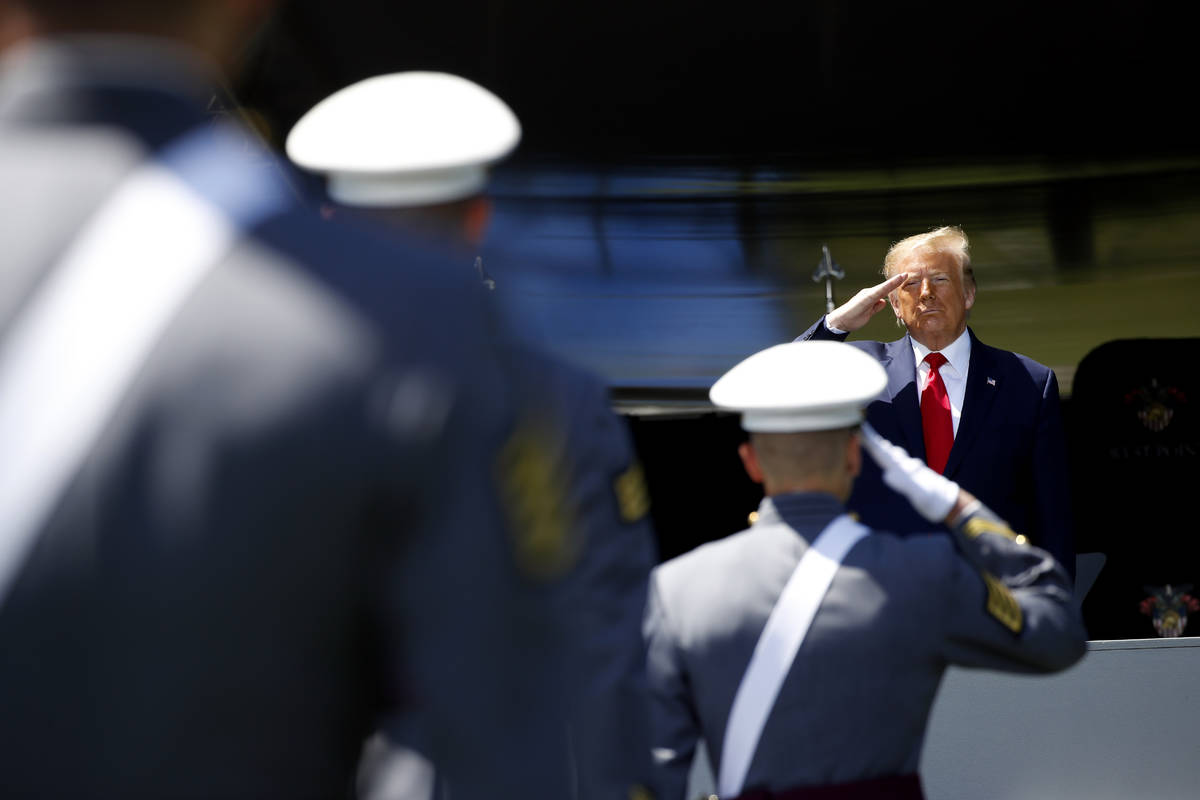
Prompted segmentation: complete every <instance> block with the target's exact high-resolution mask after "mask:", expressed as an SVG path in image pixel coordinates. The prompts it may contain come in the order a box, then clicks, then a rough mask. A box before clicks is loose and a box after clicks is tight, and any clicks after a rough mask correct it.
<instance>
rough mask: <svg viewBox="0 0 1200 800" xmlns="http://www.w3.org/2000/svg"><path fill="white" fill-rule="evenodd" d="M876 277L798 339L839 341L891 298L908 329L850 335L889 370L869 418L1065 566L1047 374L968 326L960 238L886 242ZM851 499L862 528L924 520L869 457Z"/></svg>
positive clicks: (1056, 412) (1059, 436)
mask: <svg viewBox="0 0 1200 800" xmlns="http://www.w3.org/2000/svg"><path fill="white" fill-rule="evenodd" d="M883 274H884V278H885V280H884V282H883V283H880V284H878V285H877V286H873V287H870V288H868V289H863V290H862V291H860V292H859V293H858V294H856V295H855V296H854V297H852V298H851V299H850V300H849V301H847V302H846V303H844V304H842V305H841V306H840V307H838V308H837V309H835V310H834V311H832V312H830V313H829V315H827V316H825V317H822V318H821V319H819V320H817V322H816V323H815V324H813V326H812V327H811V328H809V329H808V330H807V331H805V332H804V334H803V335H801V336H800V339H802V340H809V339H824V340H837V341H842V340H844V339H845V338H846V336H847V335H848V334H849V333H851V332H853V331H857V330H859V329H860V328H862V327H863V326H864V325H866V324H867V322H869V321H870V319H871V318H872V317H873V316H874V315H875V314H877V313H879V312H880V311H882V310H883V309H884V308H886V307H887V306H888V304H889V302H890V303H891V307H892V311H893V312H894V313H895V315H896V321H897V323H898V324H899V325H900V327H902V328H904V330H905V331H906V335H905V336H903V337H901V338H899V339H896V340H895V341H892V342H886V343H885V342H869V341H863V342H851V344H852V345H853V346H855V347H857V348H860V349H861V350H862V351H863V352H864V353H868V354H869V355H871V356H872V357H873V358H875V359H876V360H877V361H878V362H879V363H880V364H882V365H883V367H884V369H885V370H886V371H887V388H886V390H885V391H884V392H882V393H881V394H880V396H879V397H878V398H877V399H876V400H875V401H874V402H873V403H871V406H870V407H869V408H868V409H867V420H868V421H869V422H870V423H871V425H872V426H873V427H874V428H875V429H876V430H877V431H879V433H880V434H881V435H883V436H885V437H887V438H888V439H890V440H892V441H894V442H898V443H900V444H902V445H903V446H905V447H906V448H907V449H908V451H909V452H911V453H912V454H913V455H914V456H916V457H918V458H922V459H923V460H924V461H926V462H927V463H928V464H929V465H930V467H932V468H933V469H934V470H935V471H937V472H939V473H942V474H944V475H945V476H946V477H947V478H951V479H952V480H954V481H956V482H957V483H958V484H960V485H961V486H963V487H964V488H966V489H969V490H970V491H972V492H974V493H975V494H976V495H978V496H979V497H980V498H982V499H983V500H984V501H985V502H987V503H988V504H989V505H990V506H991V507H992V508H993V509H995V511H996V513H997V514H999V515H1000V516H1001V517H1003V518H1004V519H1006V520H1008V521H1009V522H1010V523H1011V524H1012V525H1013V527H1015V528H1016V529H1018V530H1021V531H1023V532H1024V533H1025V534H1026V535H1027V536H1029V538H1030V540H1032V541H1033V542H1034V544H1036V545H1038V546H1039V547H1041V548H1043V549H1045V550H1048V551H1049V552H1050V553H1051V554H1052V555H1053V556H1054V557H1055V558H1057V559H1058V560H1059V562H1060V563H1061V564H1062V565H1063V567H1065V568H1066V570H1067V572H1068V573H1070V574H1072V575H1073V574H1074V573H1075V546H1074V536H1073V534H1072V521H1071V498H1070V487H1069V483H1068V480H1067V451H1066V440H1065V437H1064V434H1063V427H1062V416H1061V411H1060V409H1059V399H1058V380H1057V379H1056V378H1055V377H1054V372H1053V371H1052V370H1050V369H1049V368H1048V367H1045V366H1043V365H1041V364H1039V363H1037V362H1036V361H1034V360H1033V359H1031V358H1027V357H1026V356H1022V355H1018V354H1016V353H1010V352H1008V351H1007V350H1000V349H997V348H995V347H989V346H988V345H986V344H984V343H983V342H981V341H979V339H978V337H976V336H975V332H974V331H972V330H971V329H970V328H968V327H967V318H968V316H969V314H970V310H971V308H972V307H973V306H974V305H975V294H976V291H975V277H974V273H973V272H972V270H971V257H970V252H969V249H968V242H967V237H966V234H964V233H963V232H962V230H961V229H959V228H953V227H944V228H937V229H936V230H932V231H929V232H927V233H920V234H917V235H915V236H909V237H908V238H906V239H902V240H901V241H899V242H897V243H896V244H894V245H893V246H892V247H891V249H890V250H888V253H887V256H886V258H885V259H884V266H883ZM849 506H850V508H851V509H853V510H854V511H857V512H858V513H860V514H862V518H863V521H864V522H866V523H867V524H869V525H875V526H881V527H886V528H888V529H889V530H893V531H895V532H896V533H899V534H906V533H911V532H921V531H923V530H924V529H925V525H924V520H922V519H921V518H920V516H918V515H917V514H915V513H913V511H912V509H911V508H909V507H908V506H907V504H906V503H904V502H903V501H902V500H900V499H899V498H898V497H896V495H895V494H894V493H892V492H891V491H890V490H889V489H888V488H887V487H886V486H885V485H884V484H883V483H882V482H881V481H880V479H879V470H877V469H875V466H874V464H867V465H866V469H865V471H864V473H863V477H862V479H861V480H860V481H858V482H857V483H856V484H855V486H854V493H853V495H852V496H851V497H850V501H849Z"/></svg>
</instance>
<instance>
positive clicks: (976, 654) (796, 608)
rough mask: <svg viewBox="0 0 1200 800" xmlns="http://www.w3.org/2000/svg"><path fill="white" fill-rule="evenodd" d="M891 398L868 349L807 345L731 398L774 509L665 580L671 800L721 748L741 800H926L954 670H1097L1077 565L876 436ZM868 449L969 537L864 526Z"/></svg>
mask: <svg viewBox="0 0 1200 800" xmlns="http://www.w3.org/2000/svg"><path fill="white" fill-rule="evenodd" d="M886 381H887V379H886V375H885V373H884V370H883V368H882V367H880V366H879V364H878V363H877V362H876V361H875V360H874V359H872V358H871V357H870V356H868V355H866V354H864V353H862V352H861V351H859V350H857V349H855V348H853V347H851V346H850V345H846V344H842V343H838V342H797V343H791V344H783V345H778V346H775V347H772V348H769V349H767V350H764V351H762V352H759V353H757V354H755V355H753V356H751V357H749V358H748V359H746V360H745V361H743V362H741V363H740V364H738V365H737V366H735V367H733V369H731V370H730V371H729V372H728V373H726V374H725V375H724V376H723V377H722V378H721V379H720V380H718V381H717V382H716V384H714V385H713V387H712V390H711V392H710V397H711V399H712V402H713V403H714V404H715V405H716V406H717V407H719V408H724V409H729V410H731V411H739V412H741V413H742V426H743V427H744V428H745V429H746V430H747V431H749V433H750V440H749V442H748V443H746V444H744V445H742V447H741V449H740V454H741V457H742V460H743V463H744V465H745V468H746V471H747V473H748V474H749V475H750V477H751V478H752V479H754V480H755V481H758V482H761V483H763V485H764V489H765V494H766V498H765V499H764V500H763V501H762V505H761V506H760V507H759V509H758V512H757V519H756V520H754V522H753V523H752V525H751V527H750V528H749V529H748V530H746V531H743V532H741V533H738V534H735V535H733V536H730V537H728V538H726V539H723V540H721V541H718V542H713V543H710V544H706V545H704V546H702V547H699V548H697V549H696V550H694V551H692V552H690V553H687V554H685V555H682V556H680V557H678V558H676V559H673V560H671V561H669V562H667V563H666V564H664V565H662V566H661V567H659V568H658V569H657V570H656V571H655V573H654V576H653V578H652V582H651V590H650V598H649V601H648V609H647V617H646V626H645V633H646V639H647V644H648V647H649V656H648V659H649V660H648V667H647V669H648V672H649V677H650V687H651V694H652V698H653V707H652V714H651V719H652V737H653V740H654V747H655V756H656V759H657V760H658V762H659V769H660V774H659V778H660V783H661V792H660V797H662V798H664V800H682V798H683V797H684V791H685V784H686V780H687V775H688V769H689V765H690V763H691V760H692V757H693V755H694V751H695V748H696V744H697V740H699V739H701V738H703V739H704V741H705V742H706V743H707V748H708V753H709V756H710V761H711V763H712V764H713V765H714V766H715V767H716V768H717V783H718V791H719V794H720V797H721V798H723V799H724V798H734V797H738V796H742V797H746V798H750V797H754V798H782V799H786V800H803V799H804V798H817V797H819V798H822V800H834V799H836V798H842V797H847V798H849V797H853V798H870V797H879V798H902V799H903V798H919V797H921V796H922V793H921V787H920V780H919V778H918V777H917V775H916V769H917V764H918V761H919V759H920V754H921V744H922V741H923V738H924V734H925V726H926V722H927V720H928V717H929V710H930V707H931V705H932V704H933V700H934V696H935V694H936V692H937V687H938V683H939V681H940V680H941V677H942V673H943V671H944V670H945V669H946V667H947V666H948V665H950V664H962V665H965V666H972V667H989V668H994V669H1002V670H1012V671H1020V672H1051V671H1055V670H1061V669H1064V668H1066V667H1068V666H1070V665H1071V664H1073V663H1075V662H1076V661H1077V660H1078V659H1079V658H1080V657H1081V656H1082V654H1083V652H1084V649H1085V635H1084V630H1083V626H1082V623H1081V621H1080V619H1079V618H1078V614H1077V612H1076V611H1074V610H1073V608H1072V603H1071V590H1070V582H1069V581H1068V579H1067V576H1066V573H1065V572H1064V571H1063V569H1062V567H1061V566H1059V565H1058V563H1057V562H1056V561H1055V560H1054V559H1053V558H1052V557H1051V556H1050V555H1049V554H1048V553H1046V552H1045V551H1043V550H1039V549H1037V548H1035V547H1031V546H1029V545H1028V544H1026V543H1025V541H1024V537H1021V536H1018V535H1016V534H1014V533H1013V532H1012V531H1011V530H1009V528H1008V527H1007V526H1006V525H1005V524H1004V522H1002V521H1001V520H999V519H997V518H996V517H995V515H993V514H992V513H991V512H990V511H989V510H988V509H987V508H986V507H985V506H983V505H982V504H981V503H980V502H979V501H978V500H976V499H975V498H973V497H972V496H971V495H970V494H968V493H967V492H965V491H962V490H960V489H959V488H958V486H957V485H956V484H954V483H953V482H951V481H950V480H948V479H946V478H944V477H942V476H941V475H938V474H937V473H935V472H933V471H932V470H930V469H929V468H927V467H926V466H925V465H924V464H923V463H922V462H921V461H920V460H918V459H915V458H911V457H909V456H908V455H907V454H906V453H905V452H904V451H903V450H902V449H901V448H899V447H896V446H894V445H892V444H891V443H889V442H887V441H886V440H884V439H882V438H880V437H879V436H878V435H877V434H875V433H874V431H872V430H871V429H870V428H869V427H868V426H866V425H862V427H861V430H860V427H859V426H860V423H861V420H862V411H863V409H864V408H865V407H866V406H867V404H868V403H870V402H871V401H872V400H873V399H874V398H875V397H876V396H877V395H878V394H879V392H880V391H882V390H883V388H884V386H885V385H886ZM864 449H865V450H866V451H867V453H869V455H870V457H871V458H873V459H874V460H875V461H877V462H878V463H879V465H880V468H881V469H882V471H883V475H884V480H885V481H886V483H887V485H888V486H890V487H891V488H892V489H893V490H895V491H897V492H898V493H899V494H901V495H903V496H904V497H905V498H907V499H908V501H909V502H911V503H912V505H913V507H914V508H916V510H917V511H918V512H919V513H920V514H922V515H923V516H924V517H925V518H926V519H927V520H930V522H931V523H939V522H943V521H944V522H945V523H946V524H947V525H948V526H949V527H950V528H951V530H952V533H953V538H951V537H947V536H944V535H936V534H930V535H917V536H914V537H910V538H900V537H897V536H895V535H892V534H890V533H887V532H885V531H873V530H870V529H868V528H866V527H865V526H863V525H861V524H859V523H858V522H856V521H855V519H854V518H853V517H851V516H850V515H848V514H846V512H845V506H844V503H845V501H846V498H847V497H848V496H849V494H850V489H851V486H852V485H853V482H854V478H855V477H856V476H857V475H858V473H859V468H860V466H861V464H862V459H863V455H862V453H863V450H864ZM956 544H957V548H956Z"/></svg>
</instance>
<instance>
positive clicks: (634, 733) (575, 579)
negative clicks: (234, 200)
mask: <svg viewBox="0 0 1200 800" xmlns="http://www.w3.org/2000/svg"><path fill="white" fill-rule="evenodd" d="M520 130H521V129H520V125H519V123H518V121H517V118H516V116H515V115H514V114H513V112H512V111H511V109H509V107H508V106H507V105H506V104H505V103H504V102H503V101H502V100H500V99H499V98H498V97H496V96H495V95H494V94H492V93H491V92H489V91H487V90H486V89H484V88H483V87H481V86H478V85H476V84H474V83H472V82H471V81H468V80H466V79H464V78H461V77H458V76H455V75H448V74H445V73H436V72H406V73H396V74H391V75H382V76H377V77H374V78H370V79H367V80H365V81H362V82H359V83H357V84H354V85H352V86H349V87H346V88H345V89H342V90H341V91H339V92H337V93H335V94H334V95H332V96H330V97H328V98H326V99H325V100H323V101H322V102H320V103H319V104H317V105H316V106H315V107H314V108H313V109H312V110H310V111H309V112H308V113H307V114H306V115H305V116H304V117H303V118H302V119H301V120H300V121H299V122H298V123H297V124H296V126H295V127H294V128H293V129H292V131H291V133H290V134H289V136H288V141H287V150H288V155H289V156H290V157H291V159H292V160H293V161H294V162H295V163H297V164H299V165H300V166H302V167H305V168H307V169H310V170H313V171H315V172H318V173H320V174H323V175H325V176H327V179H328V183H327V186H328V192H329V194H330V197H331V199H332V200H333V201H334V202H335V203H336V205H335V206H334V207H333V216H335V217H342V216H347V215H348V212H349V210H350V209H348V208H347V207H353V208H354V211H355V212H356V213H357V216H360V217H362V216H366V217H371V218H374V219H376V220H382V221H383V222H385V223H386V224H388V225H390V226H391V227H392V228H394V229H397V230H400V231H403V232H405V233H407V234H409V235H410V236H411V237H412V238H413V239H414V240H417V241H422V242H424V243H426V245H427V246H429V247H431V248H433V249H436V250H438V251H439V252H442V253H445V254H446V255H447V256H448V257H449V258H450V259H451V261H450V263H451V265H452V268H453V269H454V270H455V271H457V272H460V273H461V274H463V275H468V274H470V275H473V276H474V275H476V273H477V271H478V272H480V273H482V270H479V269H478V267H473V266H472V265H473V263H476V258H475V256H476V253H477V252H478V248H479V246H480V243H481V240H482V238H483V235H484V232H485V229H486V225H487V220H488V217H489V213H490V205H489V201H488V200H487V198H486V197H485V196H484V194H483V192H484V189H485V186H486V182H487V170H488V167H489V166H490V165H491V164H492V163H494V162H496V161H499V160H500V159H502V158H504V157H505V156H507V155H508V154H509V153H510V152H511V151H512V150H513V148H515V146H516V145H517V142H518V140H519V138H520ZM477 279H479V280H483V279H484V275H483V274H479V275H478V277H477ZM485 284H486V281H485ZM485 291H486V290H485V289H484V288H483V287H480V293H481V294H483V293H485ZM447 335H453V336H463V335H466V334H464V333H463V332H460V331H451V330H448V331H447ZM497 345H498V346H499V347H500V348H501V349H502V350H503V352H504V353H505V355H506V357H507V362H508V367H509V370H510V374H511V375H512V376H513V377H514V380H515V385H516V387H517V392H518V395H519V402H520V406H521V412H520V414H521V416H520V419H519V423H518V427H517V429H516V430H517V434H516V437H517V441H519V442H520V445H519V447H518V448H517V449H516V450H514V452H513V456H514V457H513V460H512V462H511V463H510V464H509V465H507V466H506V467H505V468H504V469H502V470H501V472H500V475H501V482H502V483H503V484H508V483H510V482H515V483H518V484H521V483H525V484H530V485H532V486H534V487H536V491H537V492H538V493H540V494H541V495H542V497H543V501H544V507H542V508H532V509H530V510H529V513H528V514H527V515H526V516H525V517H524V518H523V519H519V520H516V521H515V522H514V531H515V535H516V537H517V539H518V541H520V542H523V543H524V545H525V546H519V547H518V552H519V553H522V554H524V555H525V556H526V557H527V558H528V560H529V563H530V566H531V568H532V569H533V570H534V571H536V572H539V573H541V574H544V575H546V576H547V577H548V578H550V579H551V580H552V581H553V584H554V594H555V603H556V606H557V608H558V609H559V611H560V612H561V621H562V624H563V627H564V632H565V637H566V639H565V644H566V651H565V653H562V654H554V653H549V652H547V653H544V654H543V655H544V656H545V657H546V661H545V663H544V664H542V665H541V666H542V668H543V669H546V670H549V671H550V672H551V677H557V676H558V675H559V674H560V673H561V674H564V675H565V677H566V682H567V686H566V690H567V692H568V703H569V709H568V714H567V716H566V718H564V719H563V721H562V725H561V726H560V729H559V731H558V732H557V735H556V736H554V737H553V741H552V742H550V743H549V745H548V747H547V754H546V757H547V758H550V757H551V756H552V754H554V753H557V754H558V755H557V757H558V758H560V759H561V760H562V763H563V764H564V765H566V764H568V763H569V764H570V765H571V767H572V778H571V781H572V784H573V790H572V791H573V796H576V797H580V798H587V799H588V800H592V799H593V798H613V800H617V799H618V798H619V799H620V800H625V799H626V798H630V797H639V796H641V794H642V793H643V792H644V791H645V790H644V788H643V786H644V784H645V783H646V782H647V780H648V778H649V773H650V768H651V765H650V759H649V741H648V736H647V722H646V704H647V699H646V692H645V658H644V651H643V647H642V639H641V634H640V628H641V620H642V616H643V612H644V609H645V592H646V580H647V578H648V576H649V572H650V569H651V567H652V566H653V565H654V562H655V555H654V539H653V532H652V530H651V528H650V523H649V517H648V515H647V511H648V497H647V495H646V490H645V486H644V484H643V482H642V477H641V471H640V468H639V467H638V465H637V463H636V461H635V459H634V456H633V451H632V445H631V442H630V437H629V433H628V431H627V430H626V428H625V426H624V424H623V422H622V421H621V419H620V418H619V417H618V416H617V415H616V414H615V413H614V412H613V411H612V410H611V408H610V407H609V399H608V393H607V390H606V388H605V387H604V385H603V384H602V383H601V382H600V380H599V379H598V378H596V377H594V376H592V375H590V374H588V373H586V372H584V371H582V370H579V369H576V368H574V367H572V366H570V365H568V364H565V363H562V362H561V361H559V360H557V359H554V358H552V357H550V356H548V355H547V354H545V353H543V352H540V351H538V350H537V349H535V348H533V347H530V346H528V345H525V344H520V343H517V342H515V341H512V340H503V341H499V342H498V343H497ZM521 451H526V452H530V453H537V454H540V455H539V461H538V463H541V464H545V465H548V466H549V469H548V471H546V472H545V473H542V472H535V471H533V470H530V469H529V467H528V465H526V464H523V463H522V460H521V459H522V456H521ZM562 531H565V533H566V539H565V543H564V542H559V538H560V537H561V536H562ZM564 545H565V546H564ZM559 655H561V656H563V657H565V661H562V662H561V663H560V662H559V660H558V656H559ZM532 670H533V668H532V667H531V672H530V678H531V679H534V678H535V677H536V673H535V672H534V671H532ZM539 680H546V678H542V679H539ZM408 743H409V744H414V743H415V744H417V745H418V746H419V738H418V739H416V740H409V742H408ZM451 796H453V797H457V792H456V791H455V790H454V787H451Z"/></svg>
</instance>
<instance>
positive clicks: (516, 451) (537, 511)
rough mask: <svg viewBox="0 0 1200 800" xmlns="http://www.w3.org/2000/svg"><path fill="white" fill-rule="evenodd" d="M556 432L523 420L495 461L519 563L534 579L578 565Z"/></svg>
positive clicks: (552, 575)
mask: <svg viewBox="0 0 1200 800" xmlns="http://www.w3.org/2000/svg"><path fill="white" fill-rule="evenodd" d="M554 444H555V434H554V433H552V432H551V431H547V430H544V429H542V428H540V427H538V426H535V425H530V424H522V425H519V426H518V427H517V429H516V430H515V431H513V433H512V435H511V436H509V438H508V441H506V442H505V443H504V447H503V448H502V449H501V450H500V454H499V456H498V458H497V460H496V478H497V482H498V484H499V486H500V489H501V494H502V499H503V505H504V508H505V511H506V513H507V515H508V520H509V527H510V533H511V536H512V539H513V547H514V550H515V554H516V559H517V564H518V566H519V567H520V568H521V569H522V571H524V572H525V573H526V574H529V575H532V576H534V577H536V578H542V579H548V578H555V577H558V576H560V575H562V574H563V573H565V572H566V571H567V570H569V569H570V568H571V567H572V566H573V565H574V563H575V558H576V556H577V555H578V551H579V543H578V542H577V541H576V534H575V512H574V509H572V508H571V507H570V502H569V500H568V499H567V491H566V489H567V487H566V485H565V484H564V477H563V472H562V470H561V469H559V468H557V466H556V464H555V459H554V453H555V452H556V451H557V450H556V448H555V447H554Z"/></svg>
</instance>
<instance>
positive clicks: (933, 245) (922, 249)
mask: <svg viewBox="0 0 1200 800" xmlns="http://www.w3.org/2000/svg"><path fill="white" fill-rule="evenodd" d="M934 253H945V254H947V255H949V256H950V257H951V258H953V259H954V260H955V261H956V262H958V274H959V276H960V277H961V278H962V285H963V290H964V291H965V290H966V289H967V288H968V287H970V288H971V289H974V288H975V270H973V269H971V243H970V242H968V241H967V235H966V234H965V233H963V229H962V228H960V227H958V226H957V225H943V226H942V227H940V228H934V229H933V230H931V231H929V232H927V233H918V234H916V235H915V236H909V237H908V238H907V239H901V240H900V241H898V242H896V243H895V244H893V245H892V247H891V249H889V250H888V251H887V255H886V256H884V257H883V277H884V278H890V277H892V276H893V275H895V274H896V272H897V271H898V270H899V267H900V265H901V264H903V263H904V262H906V261H908V260H909V259H910V258H912V257H913V256H915V255H918V254H921V255H932V254H934ZM889 296H891V297H894V296H895V293H894V292H893V293H892V294H891V295H889ZM970 317H971V311H970V309H968V310H967V318H968V319H970ZM896 327H898V328H905V327H906V326H905V324H904V320H902V319H900V318H899V317H896Z"/></svg>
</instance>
